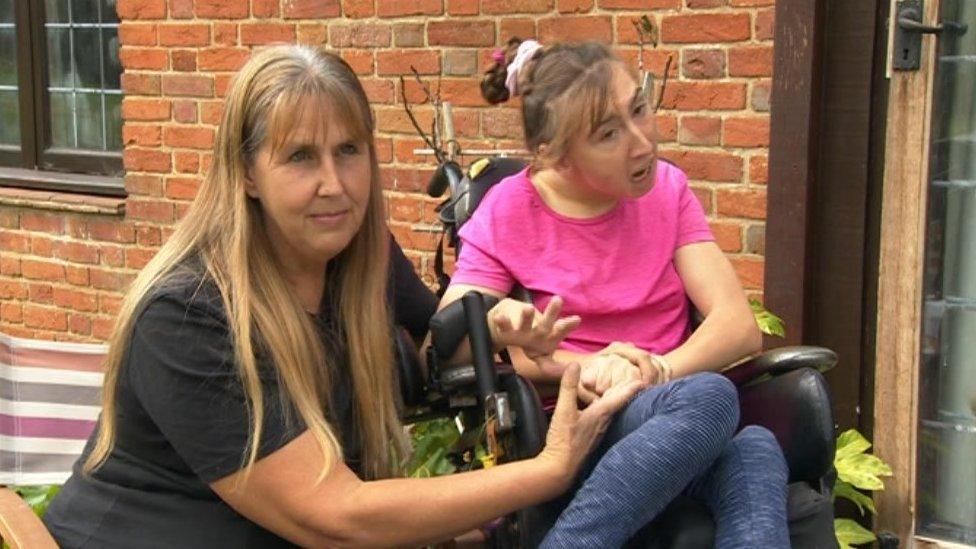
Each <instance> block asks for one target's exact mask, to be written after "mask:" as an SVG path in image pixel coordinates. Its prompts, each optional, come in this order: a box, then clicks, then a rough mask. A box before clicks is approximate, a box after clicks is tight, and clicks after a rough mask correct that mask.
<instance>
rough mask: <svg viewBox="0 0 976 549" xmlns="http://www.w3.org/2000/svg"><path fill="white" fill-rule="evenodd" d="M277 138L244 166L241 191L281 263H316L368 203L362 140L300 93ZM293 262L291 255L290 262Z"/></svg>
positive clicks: (341, 243) (343, 239)
mask: <svg viewBox="0 0 976 549" xmlns="http://www.w3.org/2000/svg"><path fill="white" fill-rule="evenodd" d="M297 108H298V109H299V111H298V113H299V114H300V116H298V117H296V124H295V126H294V127H293V128H292V130H291V133H290V134H289V135H288V136H287V137H286V138H285V140H284V142H283V144H282V146H281V147H280V148H279V149H278V150H277V151H274V152H272V150H271V149H272V141H273V139H272V138H271V136H269V137H268V138H266V139H265V140H264V143H262V144H261V146H260V148H259V149H258V150H257V153H256V154H255V155H254V158H253V159H252V161H251V163H250V165H249V166H248V177H247V181H246V183H245V185H246V188H245V189H246V191H247V194H248V196H250V197H251V198H254V199H256V200H258V201H259V202H260V203H261V209H262V211H263V215H264V222H265V226H266V227H267V231H268V237H269V238H270V240H271V243H272V246H273V248H274V250H275V253H276V254H277V255H278V258H279V260H281V261H282V262H286V267H287V266H299V267H313V268H316V267H320V266H323V265H324V264H325V263H326V262H328V261H329V260H330V259H332V258H333V257H335V256H336V255H337V254H338V253H339V252H341V251H342V250H343V249H344V248H345V247H346V246H347V245H348V244H349V242H350V241H351V240H352V238H353V236H354V235H355V234H356V231H358V230H359V226H360V225H361V224H362V221H363V217H364V216H365V213H366V207H367V204H368V203H369V195H370V180H371V166H370V155H369V144H368V143H367V142H366V141H364V140H358V139H356V138H355V137H354V135H355V134H354V133H353V132H351V131H349V129H348V128H345V127H343V124H341V123H340V122H338V121H337V120H338V118H339V117H337V116H332V115H331V113H330V111H331V108H326V109H323V108H322V102H318V101H312V100H306V101H305V103H304V104H302V105H299V106H297ZM292 262H297V264H296V263H292Z"/></svg>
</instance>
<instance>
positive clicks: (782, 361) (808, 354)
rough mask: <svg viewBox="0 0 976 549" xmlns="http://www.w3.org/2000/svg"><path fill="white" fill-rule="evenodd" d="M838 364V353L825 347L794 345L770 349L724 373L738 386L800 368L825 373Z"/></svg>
mask: <svg viewBox="0 0 976 549" xmlns="http://www.w3.org/2000/svg"><path fill="white" fill-rule="evenodd" d="M836 364H837V353H835V352H833V351H831V350H830V349H827V348H824V347H813V346H810V345H794V346H790V347H779V348H776V349H770V350H769V351H765V352H763V353H761V354H759V355H757V356H754V357H752V358H750V359H749V360H746V361H745V362H742V363H740V364H738V365H736V366H735V367H732V368H729V369H728V370H725V371H724V372H722V373H723V374H724V375H725V376H726V377H728V378H729V379H731V380H732V382H733V383H735V384H736V385H740V386H741V385H744V384H746V383H749V382H751V381H753V380H755V379H757V378H758V377H760V376H762V375H765V374H772V375H779V374H783V373H786V372H790V371H793V370H799V369H800V368H813V369H814V370H817V371H819V372H825V371H827V370H829V369H831V368H833V367H834V366H835V365H836Z"/></svg>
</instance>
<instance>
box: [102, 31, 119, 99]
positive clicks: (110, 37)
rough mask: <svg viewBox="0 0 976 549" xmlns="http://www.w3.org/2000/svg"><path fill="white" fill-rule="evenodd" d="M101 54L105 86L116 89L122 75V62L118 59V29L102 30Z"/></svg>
mask: <svg viewBox="0 0 976 549" xmlns="http://www.w3.org/2000/svg"><path fill="white" fill-rule="evenodd" d="M102 46H103V50H102V55H103V56H104V57H103V59H104V60H105V88H106V89H109V90H118V89H121V88H122V84H121V83H120V80H121V76H122V62H121V61H120V60H119V29H103V30H102Z"/></svg>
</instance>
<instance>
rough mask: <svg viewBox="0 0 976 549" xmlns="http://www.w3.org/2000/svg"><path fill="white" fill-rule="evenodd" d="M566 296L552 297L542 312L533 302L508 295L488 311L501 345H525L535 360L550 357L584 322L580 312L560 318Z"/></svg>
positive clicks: (492, 330)
mask: <svg viewBox="0 0 976 549" xmlns="http://www.w3.org/2000/svg"><path fill="white" fill-rule="evenodd" d="M562 308H563V300H562V298H560V297H558V296H556V297H553V298H552V299H551V300H549V304H548V305H546V310H545V311H543V312H542V313H539V311H537V310H536V308H535V307H533V306H532V305H531V304H529V303H523V302H521V301H516V300H514V299H510V298H504V299H502V300H501V301H499V302H498V304H496V305H495V306H494V307H492V308H491V310H490V311H488V328H489V330H491V338H492V341H493V342H494V343H495V345H496V346H498V347H507V346H514V347H521V348H522V350H523V351H525V355H526V356H528V357H529V358H530V359H532V360H536V359H538V358H540V357H546V356H549V355H551V354H552V353H553V351H555V350H556V347H558V346H559V343H560V342H561V341H562V340H563V339H565V338H566V335H568V334H569V332H571V331H573V330H574V329H576V327H577V326H579V323H580V317H579V316H575V315H574V316H568V317H566V318H559V313H560V312H561V311H562Z"/></svg>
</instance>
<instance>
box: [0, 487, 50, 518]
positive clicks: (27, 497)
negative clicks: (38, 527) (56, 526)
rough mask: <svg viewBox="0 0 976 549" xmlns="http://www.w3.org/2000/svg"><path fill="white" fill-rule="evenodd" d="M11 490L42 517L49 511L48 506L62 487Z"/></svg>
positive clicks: (13, 488)
mask: <svg viewBox="0 0 976 549" xmlns="http://www.w3.org/2000/svg"><path fill="white" fill-rule="evenodd" d="M9 488H10V489H11V490H12V491H13V492H15V493H16V494H17V495H19V496H20V497H21V498H22V499H23V500H24V501H25V502H27V505H29V506H30V508H31V509H32V510H33V511H34V513H35V514H36V515H37V516H39V517H41V516H44V512H45V511H47V506H48V505H49V504H50V503H51V500H52V499H54V496H55V495H57V493H58V492H59V491H60V490H61V485H59V484H46V485H42V486H10V487H9Z"/></svg>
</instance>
